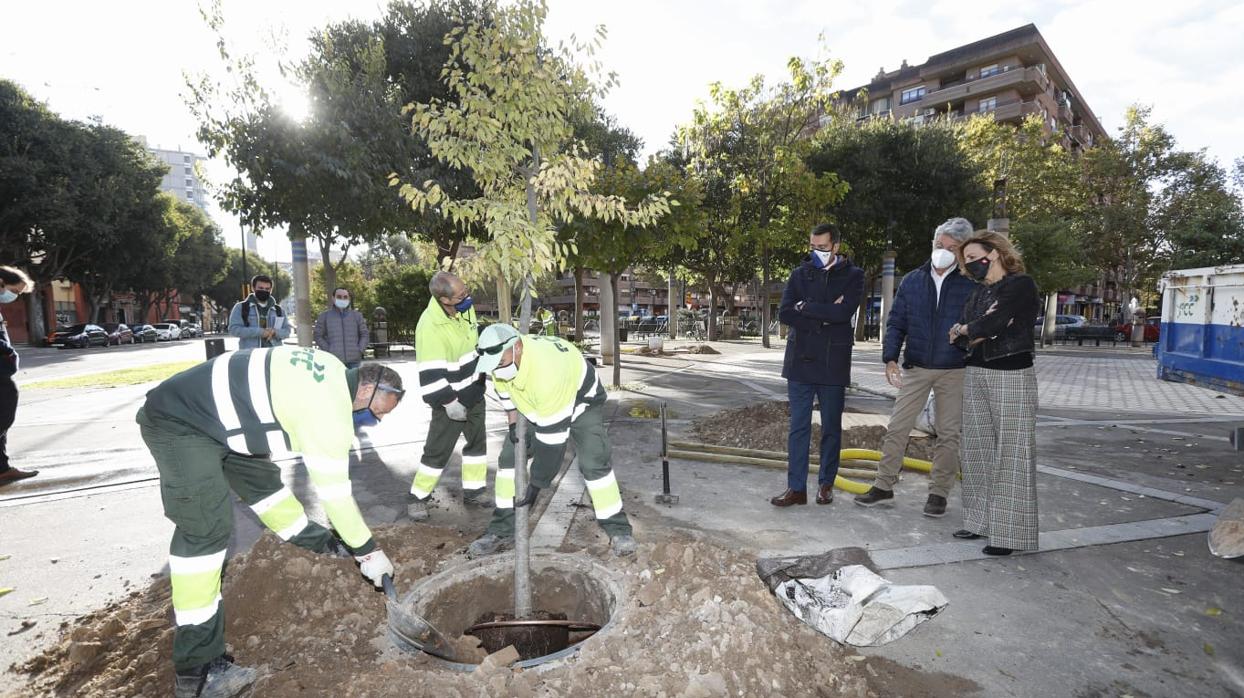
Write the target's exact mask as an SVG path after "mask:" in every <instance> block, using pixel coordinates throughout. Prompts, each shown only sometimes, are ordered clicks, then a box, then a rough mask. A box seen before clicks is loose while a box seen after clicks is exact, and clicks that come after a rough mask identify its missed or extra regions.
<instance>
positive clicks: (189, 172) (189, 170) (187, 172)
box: [186, 167, 194, 177]
mask: <svg viewBox="0 0 1244 698" xmlns="http://www.w3.org/2000/svg"><path fill="white" fill-rule="evenodd" d="M192 174H194V168H191V167H187V168H186V176H187V177H189V176H190V175H192Z"/></svg>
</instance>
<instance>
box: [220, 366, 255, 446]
mask: <svg viewBox="0 0 1244 698" xmlns="http://www.w3.org/2000/svg"><path fill="white" fill-rule="evenodd" d="M232 359H233V355H226V356H222V357H220V358H218V359H216V360H215V361H214V362H213V363H212V401H213V402H215V403H216V416H217V417H218V418H219V419H220V423H221V424H222V425H223V426H224V427H225V431H233V430H234V429H241V428H242V422H241V421H240V420H239V419H238V410H237V408H236V407H234V406H233V393H232V392H230V390H229V362H230V361H231V360H232ZM243 441H245V439H243ZM229 448H230V449H232V450H235V451H236V450H237V449H234V448H233V445H232V443H230V446H229ZM238 452H239V453H246V452H247V451H246V450H245V448H244V449H243V450H241V451H238Z"/></svg>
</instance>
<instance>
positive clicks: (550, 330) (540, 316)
mask: <svg viewBox="0 0 1244 698" xmlns="http://www.w3.org/2000/svg"><path fill="white" fill-rule="evenodd" d="M536 319H537V320H539V321H540V332H541V333H542V334H544V335H545V336H546V337H556V336H557V316H556V315H555V314H553V311H552V310H550V309H548V308H546V307H544V306H540V310H539V311H537V312H536Z"/></svg>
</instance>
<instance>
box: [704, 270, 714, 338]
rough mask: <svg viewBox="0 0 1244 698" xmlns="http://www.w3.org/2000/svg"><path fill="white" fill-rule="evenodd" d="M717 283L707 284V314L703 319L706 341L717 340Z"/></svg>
mask: <svg viewBox="0 0 1244 698" xmlns="http://www.w3.org/2000/svg"><path fill="white" fill-rule="evenodd" d="M716 286H717V284H713V283H710V284H709V285H708V314H707V316H706V317H705V320H704V331H705V336H706V337H708V341H710V342H713V341H716V340H717V290H716Z"/></svg>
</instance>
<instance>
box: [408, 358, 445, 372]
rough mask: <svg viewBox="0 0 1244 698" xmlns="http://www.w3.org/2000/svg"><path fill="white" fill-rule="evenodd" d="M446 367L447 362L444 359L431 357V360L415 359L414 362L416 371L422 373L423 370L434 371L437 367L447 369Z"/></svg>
mask: <svg viewBox="0 0 1244 698" xmlns="http://www.w3.org/2000/svg"><path fill="white" fill-rule="evenodd" d="M447 368H449V363H448V362H446V361H445V360H444V359H433V360H431V361H416V362H415V370H416V371H418V372H419V373H423V372H424V371H435V370H437V369H447Z"/></svg>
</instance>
